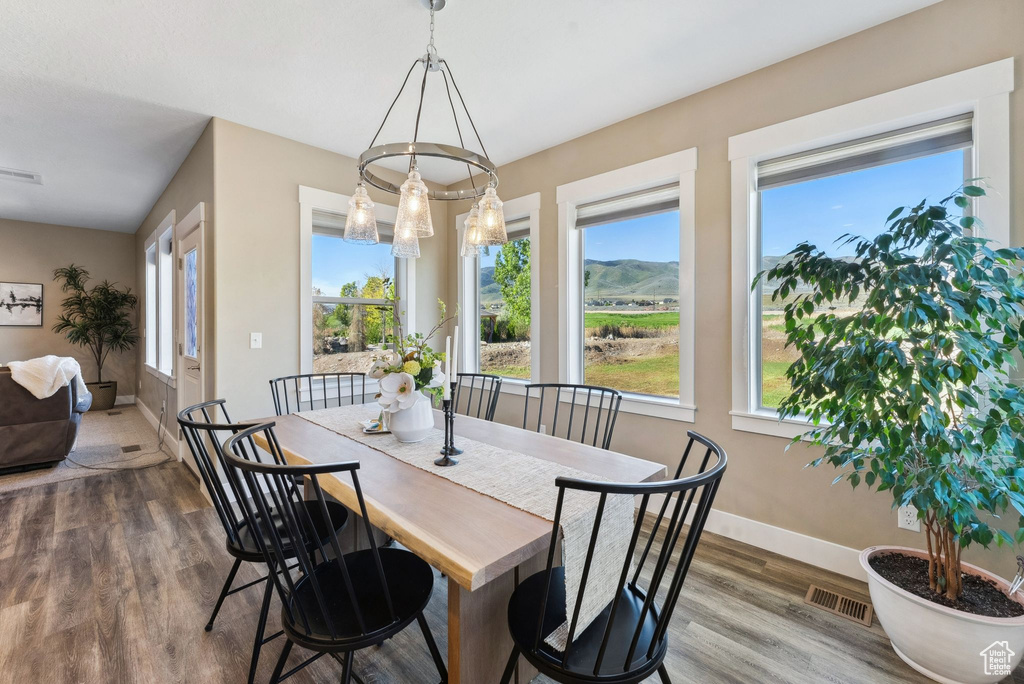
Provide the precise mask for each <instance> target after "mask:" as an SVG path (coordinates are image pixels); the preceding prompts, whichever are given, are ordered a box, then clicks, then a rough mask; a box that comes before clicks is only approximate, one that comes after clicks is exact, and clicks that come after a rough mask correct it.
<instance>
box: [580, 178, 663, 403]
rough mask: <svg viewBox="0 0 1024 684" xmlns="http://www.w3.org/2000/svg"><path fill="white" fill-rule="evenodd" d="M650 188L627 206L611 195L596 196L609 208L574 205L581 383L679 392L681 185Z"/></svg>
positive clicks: (647, 391) (638, 391)
mask: <svg viewBox="0 0 1024 684" xmlns="http://www.w3.org/2000/svg"><path fill="white" fill-rule="evenodd" d="M651 194H652V195H654V197H649V196H648V197H647V200H648V201H647V202H645V203H634V205H633V207H632V208H631V209H618V210H616V209H614V204H616V203H619V202H621V200H613V202H611V203H600V204H601V205H602V206H604V211H605V212H607V213H600V212H595V211H593V208H591V211H590V212H587V209H588V207H587V206H581V207H578V208H577V210H576V226H577V228H579V227H581V224H582V226H584V227H585V230H583V288H582V292H583V335H582V343H583V382H584V383H586V384H588V385H600V386H602V387H611V388H612V389H617V390H620V391H623V392H631V393H634V394H650V395H655V396H661V397H675V398H678V397H679V209H678V206H679V186H678V185H677V184H672V185H669V186H665V187H664V188H659V189H657V190H656V191H655V192H654V193H651ZM659 194H660V195H663V196H667V197H668V198H669V199H668V201H661V202H659V201H658V199H659ZM609 204H610V205H612V206H609Z"/></svg>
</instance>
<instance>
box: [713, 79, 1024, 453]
mask: <svg viewBox="0 0 1024 684" xmlns="http://www.w3.org/2000/svg"><path fill="white" fill-rule="evenodd" d="M1012 89H1013V65H1012V63H1011V62H1010V61H1009V60H1002V61H999V62H993V63H992V64H986V65H984V66H980V67H976V68H973V69H968V70H966V71H962V72H959V73H955V74H950V75H948V76H943V77H941V78H936V79H933V80H931V81H926V82H924V83H919V84H915V85H911V86H908V87H906V88H902V89H899V90H895V91H892V92H888V93H882V94H880V95H875V96H873V97H870V98H867V99H864V100H859V101H857V102H851V103H849V104H845V105H840V106H838V107H833V108H832V109H827V110H824V111H820V112H815V113H813V114H808V115H806V116H803V117H800V118H798V119H794V120H791V121H783V122H780V123H777V124H773V125H770V126H767V127H765V128H760V129H757V130H753V131H749V132H746V133H742V134H740V135H735V136H732V137H731V138H729V160H730V164H731V176H732V206H731V221H732V264H731V271H732V287H731V299H732V312H731V313H732V348H731V354H732V378H731V381H732V411H731V415H732V427H733V428H734V429H737V430H745V431H749V432H758V433H764V434H770V435H775V436H779V437H787V438H792V437H796V436H799V435H800V434H801V433H803V432H805V431H806V430H807V423H806V421H803V420H800V419H798V418H790V419H786V420H782V421H780V420H779V416H778V412H777V410H776V409H777V407H778V406H779V404H780V402H781V401H782V400H783V399H784V398H785V397H786V396H788V393H789V383H788V380H787V379H786V377H785V373H786V369H787V368H788V367H789V366H790V365H791V363H792V362H793V360H794V358H795V355H794V354H793V352H792V351H790V350H787V349H786V348H785V329H784V326H783V323H782V317H781V309H782V307H783V306H784V305H785V302H778V301H776V302H771V292H772V291H773V289H774V283H772V282H764V283H763V284H762V285H761V286H759V287H758V288H756V289H754V290H751V283H752V282H753V279H754V277H755V276H756V274H757V273H758V272H760V271H762V270H765V269H768V268H771V267H772V266H773V265H775V264H777V263H779V261H780V260H781V259H785V258H786V256H785V255H786V254H787V253H788V252H789V251H790V250H792V249H793V248H794V247H795V246H796V245H797V244H798V243H800V242H802V241H808V242H811V243H813V244H815V245H817V246H818V248H819V249H823V250H826V251H827V253H829V254H831V255H833V256H836V257H840V258H844V257H845V258H850V259H852V258H855V257H854V255H853V254H851V253H850V249H849V247H848V246H844V245H843V244H842V241H840V242H839V243H837V242H836V239H837V238H840V237H841V236H843V235H845V234H850V235H858V236H863V237H867V238H872V237H875V236H877V235H878V234H879V233H880V232H881V231H883V230H885V227H886V225H885V224H886V219H887V217H888V216H889V214H890V213H891V212H892V210H893V209H895V208H896V207H900V206H907V205H913V204H916V203H918V202H921V201H922V200H926V201H936V200H941V199H942V198H944V197H946V196H947V195H949V194H950V193H952V192H954V191H955V190H956V189H957V188H958V187H959V186H960V185H961V184H962V183H963V182H964V180H965V179H966V178H984V179H986V181H987V182H988V184H989V185H991V186H992V187H993V188H994V189H996V191H995V192H993V193H990V195H989V196H988V197H986V198H985V199H984V201H982V202H977V203H973V204H972V205H971V206H970V207H969V208H968V210H969V211H970V212H971V213H972V215H974V216H976V217H977V218H978V219H980V223H979V225H981V226H982V228H981V230H982V235H983V236H984V237H986V238H988V239H991V240H993V241H994V242H995V243H996V244H1007V243H1008V241H1009V216H1010V213H1009V196H1008V193H1006V192H1005V191H1004V188H1007V187H1010V177H1009V169H1010V164H1009V161H1010V160H1009V150H1010V147H1009V98H1008V95H1007V94H1008V92H1010V91H1011V90H1012ZM951 209H952V210H955V208H951ZM797 294H799V293H797ZM861 304H862V302H856V301H855V302H853V303H852V304H848V305H847V306H849V307H851V308H857V307H858V306H859V305H861Z"/></svg>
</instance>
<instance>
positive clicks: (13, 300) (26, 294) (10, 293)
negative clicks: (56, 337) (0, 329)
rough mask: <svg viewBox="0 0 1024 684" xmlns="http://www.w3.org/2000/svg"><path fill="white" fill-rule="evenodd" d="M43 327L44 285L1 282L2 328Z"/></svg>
mask: <svg viewBox="0 0 1024 684" xmlns="http://www.w3.org/2000/svg"><path fill="white" fill-rule="evenodd" d="M42 325H43V284H42V283H15V282H5V281H0V326H5V327H23V328H39V327H42Z"/></svg>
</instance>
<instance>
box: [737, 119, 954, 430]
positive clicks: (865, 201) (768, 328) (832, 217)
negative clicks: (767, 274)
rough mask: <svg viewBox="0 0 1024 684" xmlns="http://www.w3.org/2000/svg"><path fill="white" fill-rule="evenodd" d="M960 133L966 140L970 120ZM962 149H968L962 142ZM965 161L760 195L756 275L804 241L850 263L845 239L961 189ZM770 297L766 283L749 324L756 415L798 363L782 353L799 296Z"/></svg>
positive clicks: (782, 390)
mask: <svg viewBox="0 0 1024 684" xmlns="http://www.w3.org/2000/svg"><path fill="white" fill-rule="evenodd" d="M967 126H968V128H967V132H968V133H969V130H970V129H969V126H970V121H969V120H968V121H967ZM962 144H964V145H969V144H970V139H969V137H968V138H966V139H965V141H964V142H963V143H962ZM969 159H970V149H969V147H965V148H961V149H954V150H951V151H938V152H936V153H934V154H928V155H926V156H922V157H918V158H911V159H907V160H903V161H896V162H893V163H882V164H880V165H877V166H869V167H867V168H863V169H859V170H854V171H849V172H840V173H838V174H836V175H828V176H824V177H820V178H812V179H809V180H796V181H794V182H790V183H781V184H778V185H769V186H768V187H767V188H763V189H760V190H759V191H758V194H759V206H760V208H761V215H760V219H761V240H760V244H761V254H760V268H761V269H763V270H764V269H770V268H772V267H774V266H775V265H776V264H778V263H780V262H781V261H783V260H784V259H786V258H787V257H786V256H785V255H786V254H787V253H788V252H789V251H790V250H791V249H793V247H795V246H796V245H797V244H799V243H800V242H803V241H805V240H806V241H809V242H811V243H813V244H816V245H817V246H818V247H820V248H821V249H822V250H824V251H825V252H826V253H828V254H829V255H830V256H833V257H839V258H844V259H850V260H852V259H854V258H855V257H854V253H853V250H852V249H851V247H850V245H848V244H845V241H844V240H843V239H842V237H843V236H844V235H858V236H861V237H866V238H873V237H876V236H877V235H878V234H880V233H881V232H882V231H883V230H884V229H885V220H886V218H887V217H888V215H889V213H890V212H891V211H892V210H893V209H894V208H895V207H898V206H903V205H905V204H907V203H908V202H916V201H919V200H921V199H924V198H927V199H928V200H929V201H932V202H935V201H938V200H940V199H942V198H943V197H946V196H947V195H948V194H949V193H951V192H952V191H953V190H955V189H956V188H957V187H959V186H960V184H961V183H963V181H964V171H965V160H966V161H969ZM950 208H951V209H953V210H955V209H956V207H953V206H951V207H950ZM774 289H775V283H773V282H772V281H770V280H766V281H763V282H762V283H761V284H760V285H759V292H758V293H757V294H758V297H757V300H756V301H755V310H756V309H759V315H755V316H754V321H755V322H756V323H757V324H758V325H759V326H760V354H759V361H760V383H759V397H758V401H759V408H763V409H772V410H774V409H776V408H778V406H779V404H780V403H781V402H782V400H783V399H784V398H785V397H786V396H787V395H788V394H789V380H788V379H787V378H786V369H787V368H789V366H790V365H791V364H792V363H793V361H795V360H796V359H797V358H799V353H797V352H796V351H795V350H794V349H793V348H787V347H786V332H785V331H786V326H785V321H784V319H783V308H784V307H785V305H786V304H787V303H788V302H789V300H792V299H794V298H796V297H797V296H799V295H800V294H801V290H800V289H799V288H798V290H797V291H796V292H793V293H791V294H790V295H789V297H788V298H787V299H776V300H775V301H772V298H771V293H772V292H773V291H774ZM863 304H864V302H863V295H862V296H861V297H860V298H859V299H858V300H857V301H854V302H848V303H846V304H844V306H843V308H842V310H837V311H836V313H837V314H839V315H843V314H845V313H852V312H853V311H855V310H857V309H859V308H860V307H861V306H863Z"/></svg>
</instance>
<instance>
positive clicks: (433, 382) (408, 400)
mask: <svg viewBox="0 0 1024 684" xmlns="http://www.w3.org/2000/svg"><path fill="white" fill-rule="evenodd" d="M393 301H394V302H395V303H396V304H397V301H398V299H397V297H396V298H394V300H393ZM437 304H438V308H439V309H440V311H441V316H440V319H439V320H438V322H437V324H436V325H435V326H434V327H433V328H431V329H430V331H429V332H428V333H427V334H426V335H424V334H423V333H410V334H409V335H403V334H402V324H401V321H400V320H398V321H396V323H395V333H394V334H392V335H388V340H387V341H388V343H389V344H390V345H391V347H392V348H391V349H389V350H387V351H386V352H384V353H383V354H381V355H380V356H375V357H374V358H373V365H372V366H370V371H369V376H370V377H371V378H373V379H375V380H379V381H380V392H379V393H378V394H377V403H378V404H380V405H381V406H382V407H384V410H386V411H387V412H389V413H396V412H397V411H401V410H403V409H407V408H410V407H411V406H412V405H413V404H415V403H416V402H417V401H418V400H419V398H420V395H419V394H417V392H426V393H428V394H432V395H434V396H436V397H437V398H438V399H440V398H441V393H442V391H443V385H444V381H445V377H444V373H442V372H441V362H442V361H444V360H445V355H444V353H443V352H442V353H437V352H435V351H434V350H433V349H431V348H430V345H429V344H428V343H429V342H430V339H431V338H432V337H433V336H434V335H436V334H437V333H438V331H440V330H441V328H442V327H444V325H445V324H446V323H448V321H450V320H451V319H452V318H454V316H447V307H446V306H445V303H444V302H443V301H441V300H440V299H439V300H437Z"/></svg>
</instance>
